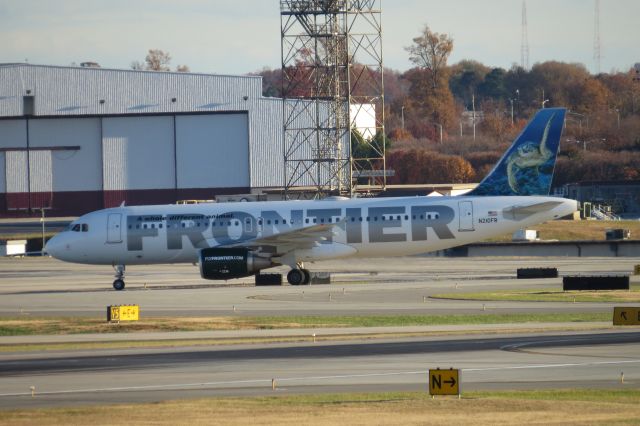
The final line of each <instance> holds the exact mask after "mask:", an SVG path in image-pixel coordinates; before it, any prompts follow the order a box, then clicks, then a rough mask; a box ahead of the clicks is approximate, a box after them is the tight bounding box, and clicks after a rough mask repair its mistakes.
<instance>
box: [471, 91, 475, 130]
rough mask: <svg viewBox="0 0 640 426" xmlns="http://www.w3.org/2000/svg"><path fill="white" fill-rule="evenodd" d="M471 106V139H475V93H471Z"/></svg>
mask: <svg viewBox="0 0 640 426" xmlns="http://www.w3.org/2000/svg"><path fill="white" fill-rule="evenodd" d="M471 107H472V108H473V117H472V121H473V140H474V141H475V140H476V95H471Z"/></svg>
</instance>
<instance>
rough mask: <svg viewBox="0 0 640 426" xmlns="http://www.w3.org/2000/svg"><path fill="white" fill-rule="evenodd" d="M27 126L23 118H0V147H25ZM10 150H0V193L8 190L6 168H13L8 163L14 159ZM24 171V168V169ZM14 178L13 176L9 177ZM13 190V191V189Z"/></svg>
mask: <svg viewBox="0 0 640 426" xmlns="http://www.w3.org/2000/svg"><path fill="white" fill-rule="evenodd" d="M26 147H27V127H26V124H25V122H24V120H0V148H26ZM14 160H15V157H13V156H12V154H11V151H9V152H1V151H0V194H1V193H5V192H8V190H7V186H8V185H9V184H8V181H7V175H8V170H15V168H12V167H13V166H11V165H9V166H8V163H9V162H11V161H14ZM25 172H26V169H25ZM9 179H10V180H11V179H14V178H13V177H10V178H9ZM25 179H26V177H25ZM14 192H15V191H14Z"/></svg>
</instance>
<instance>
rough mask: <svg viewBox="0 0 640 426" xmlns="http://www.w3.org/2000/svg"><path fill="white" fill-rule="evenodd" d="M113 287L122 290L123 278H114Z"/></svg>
mask: <svg viewBox="0 0 640 426" xmlns="http://www.w3.org/2000/svg"><path fill="white" fill-rule="evenodd" d="M113 288H115V289H116V290H118V291H120V290H124V280H121V279H120V278H118V279H117V280H115V281H114V282H113Z"/></svg>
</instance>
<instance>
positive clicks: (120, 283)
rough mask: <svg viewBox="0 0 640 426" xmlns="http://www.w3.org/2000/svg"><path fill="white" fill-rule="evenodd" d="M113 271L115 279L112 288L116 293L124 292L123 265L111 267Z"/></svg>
mask: <svg viewBox="0 0 640 426" xmlns="http://www.w3.org/2000/svg"><path fill="white" fill-rule="evenodd" d="M113 269H115V271H116V275H115V277H116V279H115V280H114V281H113V288H114V289H116V290H118V291H120V290H124V270H125V265H113Z"/></svg>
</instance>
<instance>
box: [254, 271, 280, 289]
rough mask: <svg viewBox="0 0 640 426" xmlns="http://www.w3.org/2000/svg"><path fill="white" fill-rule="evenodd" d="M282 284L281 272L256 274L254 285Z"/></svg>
mask: <svg viewBox="0 0 640 426" xmlns="http://www.w3.org/2000/svg"><path fill="white" fill-rule="evenodd" d="M266 285H282V274H256V286H266Z"/></svg>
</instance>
